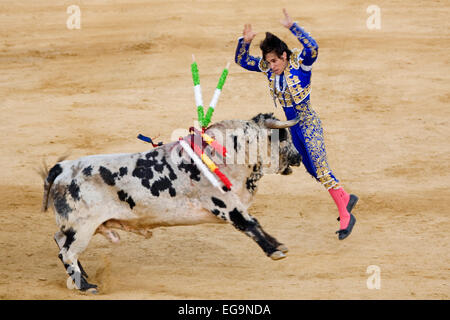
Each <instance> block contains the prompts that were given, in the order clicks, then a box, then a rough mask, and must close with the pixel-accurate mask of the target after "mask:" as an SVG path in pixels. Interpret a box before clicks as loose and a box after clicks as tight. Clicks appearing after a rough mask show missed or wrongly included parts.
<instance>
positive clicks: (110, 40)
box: [0, 0, 450, 299]
mask: <svg viewBox="0 0 450 320" xmlns="http://www.w3.org/2000/svg"><path fill="white" fill-rule="evenodd" d="M73 4H75V5H78V6H79V7H80V9H81V28H80V29H73V30H71V29H68V28H67V26H66V20H67V19H68V17H69V15H70V14H68V13H66V9H67V7H69V6H70V5H73ZM370 4H371V3H368V2H366V1H351V0H345V1H320V2H317V1H316V2H306V1H304V2H301V3H299V2H293V1H284V0H282V1H278V2H276V3H274V2H273V1H258V5H256V6H252V5H250V4H242V2H241V1H189V2H188V1H168V2H166V1H143V0H134V1H126V0H112V1H100V0H95V1H76V0H73V1H56V2H55V1H49V0H43V1H39V2H31V1H11V0H3V1H2V2H1V4H0V35H1V36H0V39H1V40H0V68H1V73H0V79H1V86H0V96H1V103H0V112H1V120H0V121H1V126H0V135H1V137H2V138H1V140H0V146H1V158H0V161H1V162H0V164H1V168H2V170H1V171H0V179H1V180H0V194H1V195H2V201H1V205H0V248H1V249H0V250H1V251H0V299H449V297H450V283H449V278H450V277H449V276H450V267H449V265H450V248H449V243H450V242H449V234H448V231H449V230H450V222H449V213H450V212H449V206H450V191H449V186H450V183H449V181H450V170H449V169H450V147H449V139H450V123H449V120H450V109H449V102H450V93H449V86H450V68H449V65H450V60H449V59H450V58H449V55H448V52H449V49H450V32H449V31H450V28H449V26H450V24H449V20H448V12H449V9H450V5H449V3H448V1H416V2H411V1H408V2H406V1H381V0H380V1H377V2H376V3H374V4H376V5H378V6H379V7H380V8H381V29H379V30H377V29H375V30H369V29H368V28H367V25H366V20H367V19H368V17H369V16H370V14H369V13H367V12H366V9H367V7H368V6H369V5H370ZM283 7H286V8H287V9H288V11H289V13H290V14H291V16H292V17H293V18H294V19H295V20H296V21H298V22H299V24H300V25H302V26H303V27H305V29H306V30H307V31H309V32H311V34H312V36H313V37H314V38H315V39H316V40H317V42H318V44H319V46H320V53H319V58H318V60H317V62H316V64H315V65H314V68H313V77H312V87H313V92H312V97H311V99H312V104H313V106H314V109H315V110H316V111H317V113H318V114H319V115H320V117H321V119H322V122H323V126H324V129H325V138H326V145H327V151H328V158H329V162H330V164H331V167H332V169H333V171H334V173H335V174H336V176H337V177H338V178H339V179H340V180H341V182H342V184H343V185H344V186H345V188H346V189H347V190H348V191H349V192H352V193H355V194H357V195H358V196H359V197H360V201H359V203H358V204H357V206H356V208H355V209H354V212H355V216H356V218H357V224H356V226H355V229H354V231H353V233H352V235H351V236H350V237H349V238H347V239H346V240H344V241H339V240H338V239H337V235H336V234H335V233H334V232H335V231H336V230H337V229H338V228H339V224H338V222H337V221H336V217H337V215H338V212H337V209H336V207H335V205H334V203H333V201H332V199H331V197H330V196H329V195H328V193H327V192H326V191H325V190H324V189H323V187H322V186H321V185H320V184H318V183H317V182H315V180H314V179H312V178H311V177H310V176H309V175H308V174H307V173H306V170H305V169H304V167H299V168H295V169H294V173H293V174H292V175H290V176H280V175H269V176H265V177H264V178H263V179H262V180H261V181H260V184H259V192H258V194H257V195H256V198H255V202H254V205H253V206H252V207H251V208H250V213H251V214H253V215H254V216H255V217H257V219H258V220H259V221H260V223H261V224H262V226H263V227H264V228H265V230H266V231H267V232H269V233H270V234H272V235H273V236H275V237H276V238H278V239H279V240H280V241H282V242H283V243H285V244H286V245H287V246H288V247H289V249H290V251H289V253H288V257H287V258H285V259H283V260H279V261H272V260H270V259H269V258H267V257H266V256H265V255H264V254H263V252H262V251H261V250H260V248H259V247H258V246H257V244H256V243H254V242H253V241H252V240H251V239H249V238H248V237H247V236H245V235H244V234H242V233H239V232H238V231H236V230H235V229H234V228H233V227H232V226H230V225H214V224H204V225H199V226H188V227H174V228H159V229H156V230H155V231H154V236H153V238H151V239H144V238H141V237H139V236H137V235H134V234H128V233H125V232H122V231H119V234H120V235H121V238H122V241H121V243H120V244H118V245H112V244H110V243H109V242H108V241H107V240H106V239H105V238H103V237H102V236H100V235H97V236H95V237H94V238H93V240H92V241H91V243H90V245H89V247H88V248H87V250H86V251H85V252H84V253H83V254H82V255H81V257H80V260H81V261H82V263H83V265H84V267H85V269H86V271H87V272H88V274H89V275H90V281H91V282H93V283H96V284H98V285H99V287H100V293H99V294H98V295H95V296H92V295H83V294H79V293H78V292H76V291H71V290H68V289H67V288H66V274H65V270H64V269H63V267H62V265H61V263H60V261H59V259H58V257H57V255H58V249H57V247H56V245H55V243H54V241H53V234H54V233H55V232H56V231H57V227H56V224H55V221H54V215H53V213H52V212H51V211H48V212H45V213H42V212H40V206H41V201H42V187H43V183H42V179H41V178H40V176H39V175H38V174H37V173H36V169H37V168H38V167H39V166H40V164H41V163H42V161H43V159H46V161H47V163H48V164H49V165H53V164H54V163H55V161H56V160H57V159H58V157H59V156H61V155H63V154H66V153H68V152H69V153H70V155H69V159H76V158H78V157H81V156H84V155H90V154H103V153H122V152H137V151H145V150H148V149H150V147H149V145H147V144H145V143H143V142H142V141H140V140H138V139H136V136H137V134H138V133H142V134H145V135H149V136H152V137H155V136H158V137H157V138H156V140H157V141H164V142H169V141H170V140H171V136H172V132H174V131H175V130H177V129H186V128H188V127H189V126H191V125H193V124H194V120H195V118H196V112H195V103H194V94H193V90H192V78H191V74H190V63H191V54H195V56H196V59H197V62H198V65H199V69H200V77H201V83H202V88H203V95H204V100H205V102H208V101H209V99H210V98H211V97H212V93H213V90H214V88H215V86H216V84H217V80H218V77H219V75H220V73H221V71H222V69H223V68H224V67H225V65H226V64H227V62H231V63H232V65H231V67H230V74H229V76H228V79H227V83H226V84H225V87H224V90H223V93H222V96H221V98H220V101H219V103H218V107H217V109H216V112H215V114H214V117H213V121H220V120H225V119H250V118H251V117H253V116H254V115H256V114H257V113H259V112H274V113H275V115H276V116H278V117H279V118H283V117H284V114H283V112H282V110H280V109H275V108H274V107H273V104H272V100H271V98H270V96H269V93H268V89H267V83H266V80H265V79H264V76H263V75H262V74H257V73H251V72H248V71H246V70H244V69H242V68H240V67H238V66H237V65H236V64H234V61H233V59H234V51H235V47H236V43H237V38H238V37H239V36H240V35H241V33H242V29H243V26H244V24H245V23H252V25H253V29H254V30H255V31H256V32H258V34H257V36H256V38H255V40H254V45H253V46H252V48H251V52H252V54H254V55H258V54H259V50H258V47H257V44H258V43H259V41H261V40H262V39H263V37H264V32H265V31H271V32H273V33H275V34H277V35H279V36H280V37H281V38H282V39H284V40H285V41H286V42H287V43H288V45H289V46H290V47H299V44H298V42H297V40H296V39H295V37H294V36H292V35H291V34H290V33H289V31H288V30H287V29H285V28H283V27H282V26H281V24H280V23H279V20H280V18H281V17H282V12H281V9H282V8H283ZM283 119H284V118H283ZM369 266H377V267H378V268H379V269H378V270H379V271H380V273H379V276H380V280H381V282H380V287H379V289H376V288H373V289H370V288H371V287H370V286H368V285H367V281H368V279H369V277H370V276H371V274H370V273H367V270H368V268H369Z"/></svg>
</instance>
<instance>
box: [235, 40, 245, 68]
mask: <svg viewBox="0 0 450 320" xmlns="http://www.w3.org/2000/svg"><path fill="white" fill-rule="evenodd" d="M246 51H247V50H245V46H244V45H242V47H241V48H240V49H239V55H238V57H237V63H238V65H240V66H242V63H241V61H242V57H243V56H244V54H245V52H246Z"/></svg>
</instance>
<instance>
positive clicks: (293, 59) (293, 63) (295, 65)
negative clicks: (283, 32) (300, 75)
mask: <svg viewBox="0 0 450 320" xmlns="http://www.w3.org/2000/svg"><path fill="white" fill-rule="evenodd" d="M300 53H301V51H300V50H299V49H297V48H295V49H292V54H291V56H290V59H289V63H290V65H291V66H292V67H293V68H295V69H298V68H299V67H300V64H299V61H298V55H299V54H300Z"/></svg>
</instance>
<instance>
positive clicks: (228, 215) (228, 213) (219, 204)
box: [210, 197, 287, 260]
mask: <svg viewBox="0 0 450 320" xmlns="http://www.w3.org/2000/svg"><path fill="white" fill-rule="evenodd" d="M211 203H212V207H211V208H210V211H211V212H212V213H213V214H214V215H216V216H217V217H218V218H220V219H223V220H225V221H227V222H229V223H231V224H232V225H233V226H234V227H235V228H236V229H238V230H239V231H242V232H244V233H245V234H246V235H248V236H249V237H251V238H252V239H253V240H254V241H255V242H256V243H257V244H258V245H259V246H260V247H261V249H263V251H264V252H265V253H266V255H267V256H268V257H270V258H272V259H273V260H278V259H282V258H284V257H286V255H285V254H284V253H283V251H285V252H287V248H286V247H285V246H284V245H282V244H280V243H279V242H278V241H277V240H276V239H275V238H273V237H272V236H270V235H269V234H267V233H266V232H265V231H264V230H263V229H262V227H261V225H260V224H259V223H258V221H257V220H256V219H255V218H253V217H252V216H251V215H250V214H249V213H248V212H247V210H246V209H245V208H244V206H243V205H242V204H241V203H240V201H236V199H233V201H228V202H227V203H228V205H227V204H226V202H225V201H223V200H221V199H219V198H216V197H212V198H211Z"/></svg>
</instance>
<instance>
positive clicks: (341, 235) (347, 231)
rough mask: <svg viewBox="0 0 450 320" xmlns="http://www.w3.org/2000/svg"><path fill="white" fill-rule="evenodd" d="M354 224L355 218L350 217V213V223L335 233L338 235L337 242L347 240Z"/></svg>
mask: <svg viewBox="0 0 450 320" xmlns="http://www.w3.org/2000/svg"><path fill="white" fill-rule="evenodd" d="M355 223H356V218H355V216H354V215H352V214H351V213H350V221H349V223H348V226H347V228H345V229H340V230H338V231H336V233H338V234H339V236H338V238H339V240H344V239H345V238H347V237H348V236H349V235H350V233H352V229H353V226H354V225H355Z"/></svg>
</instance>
